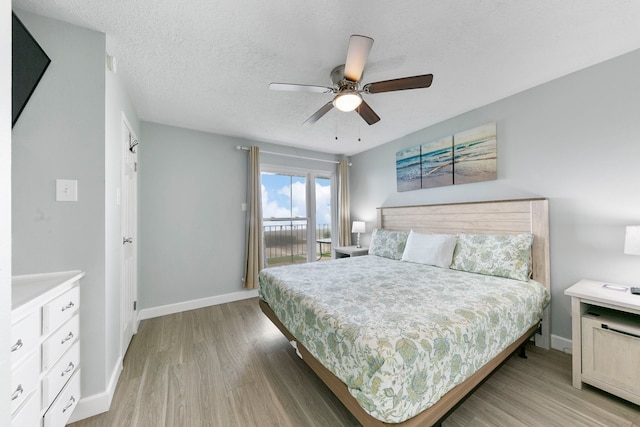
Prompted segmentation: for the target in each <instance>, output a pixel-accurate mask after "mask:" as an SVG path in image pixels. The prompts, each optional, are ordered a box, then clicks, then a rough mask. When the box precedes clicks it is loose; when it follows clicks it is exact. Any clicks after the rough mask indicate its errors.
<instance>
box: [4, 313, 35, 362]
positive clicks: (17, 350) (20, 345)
mask: <svg viewBox="0 0 640 427" xmlns="http://www.w3.org/2000/svg"><path fill="white" fill-rule="evenodd" d="M38 320H39V317H38V314H37V313H31V314H29V315H28V316H27V317H24V318H22V319H20V320H18V321H17V322H16V323H14V324H13V325H11V364H15V363H16V362H17V361H18V360H20V359H21V358H22V357H24V356H25V355H27V354H28V353H29V352H31V351H32V350H35V349H36V348H37V347H38V340H39V339H40V327H39V322H38Z"/></svg>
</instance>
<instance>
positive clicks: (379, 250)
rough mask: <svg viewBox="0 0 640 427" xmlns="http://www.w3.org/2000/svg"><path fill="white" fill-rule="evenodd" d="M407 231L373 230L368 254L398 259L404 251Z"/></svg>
mask: <svg viewBox="0 0 640 427" xmlns="http://www.w3.org/2000/svg"><path fill="white" fill-rule="evenodd" d="M408 235H409V233H407V232H404V231H387V230H379V229H375V230H373V233H372V234H371V244H370V245H369V255H377V256H381V257H384V258H391V259H395V260H399V259H401V258H402V254H403V253H404V247H405V245H406V244H407V236H408Z"/></svg>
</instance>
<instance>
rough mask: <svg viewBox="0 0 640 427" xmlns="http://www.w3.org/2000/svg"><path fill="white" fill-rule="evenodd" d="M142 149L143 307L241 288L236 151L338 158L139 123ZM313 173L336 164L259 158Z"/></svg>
mask: <svg viewBox="0 0 640 427" xmlns="http://www.w3.org/2000/svg"><path fill="white" fill-rule="evenodd" d="M141 141H142V142H141V144H140V146H139V164H140V173H139V180H140V181H139V184H138V187H139V190H140V197H139V209H140V210H139V231H140V239H139V240H140V248H139V254H140V274H139V277H140V282H139V288H138V298H139V299H138V303H139V307H140V309H145V308H154V307H161V306H164V305H169V304H174V303H179V302H185V301H191V300H198V299H202V298H207V297H212V296H218V295H224V294H228V293H233V292H238V291H241V290H242V281H241V279H242V278H243V276H244V268H245V260H244V257H245V235H246V231H245V227H246V212H243V211H242V210H241V204H242V203H244V202H246V201H247V174H248V153H247V152H246V151H239V150H237V149H236V146H238V145H240V146H244V147H248V146H250V145H258V146H259V147H260V148H261V150H268V151H275V152H279V153H288V154H296V155H300V156H308V157H314V158H323V159H328V160H335V156H333V155H327V154H323V153H314V152H310V151H306V150H298V149H293V148H291V147H284V146H279V145H274V144H268V143H263V142H256V141H248V140H244V139H238V138H232V137H228V136H222V135H215V134H210V133H204V132H197V131H192V130H187V129H182V128H177V127H172V126H166V125H160V124H156V123H149V122H142V135H141ZM261 161H262V162H266V163H270V164H278V165H287V166H291V167H297V168H308V169H314V170H335V165H332V164H329V163H321V162H314V161H304V160H299V159H292V158H289V157H280V156H274V155H269V154H261Z"/></svg>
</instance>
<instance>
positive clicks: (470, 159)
mask: <svg viewBox="0 0 640 427" xmlns="http://www.w3.org/2000/svg"><path fill="white" fill-rule="evenodd" d="M494 179H497V143H496V123H495V122H492V123H487V124H486V125H482V126H479V127H477V128H473V129H470V130H467V131H464V132H460V133H456V134H455V135H453V183H454V184H467V183H471V182H481V181H490V180H494Z"/></svg>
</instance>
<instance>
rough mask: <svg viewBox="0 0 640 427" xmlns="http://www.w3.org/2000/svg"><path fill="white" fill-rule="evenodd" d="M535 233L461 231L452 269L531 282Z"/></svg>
mask: <svg viewBox="0 0 640 427" xmlns="http://www.w3.org/2000/svg"><path fill="white" fill-rule="evenodd" d="M532 244H533V234H517V235H504V236H502V235H500V236H498V235H491V234H486V235H485V234H459V235H458V243H457V244H456V249H455V251H454V253H453V262H452V263H451V269H453V270H461V271H468V272H470V273H479V274H487V275H489V276H499V277H507V278H509V279H515V280H521V281H524V282H526V281H528V280H529V267H530V265H531V245H532Z"/></svg>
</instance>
